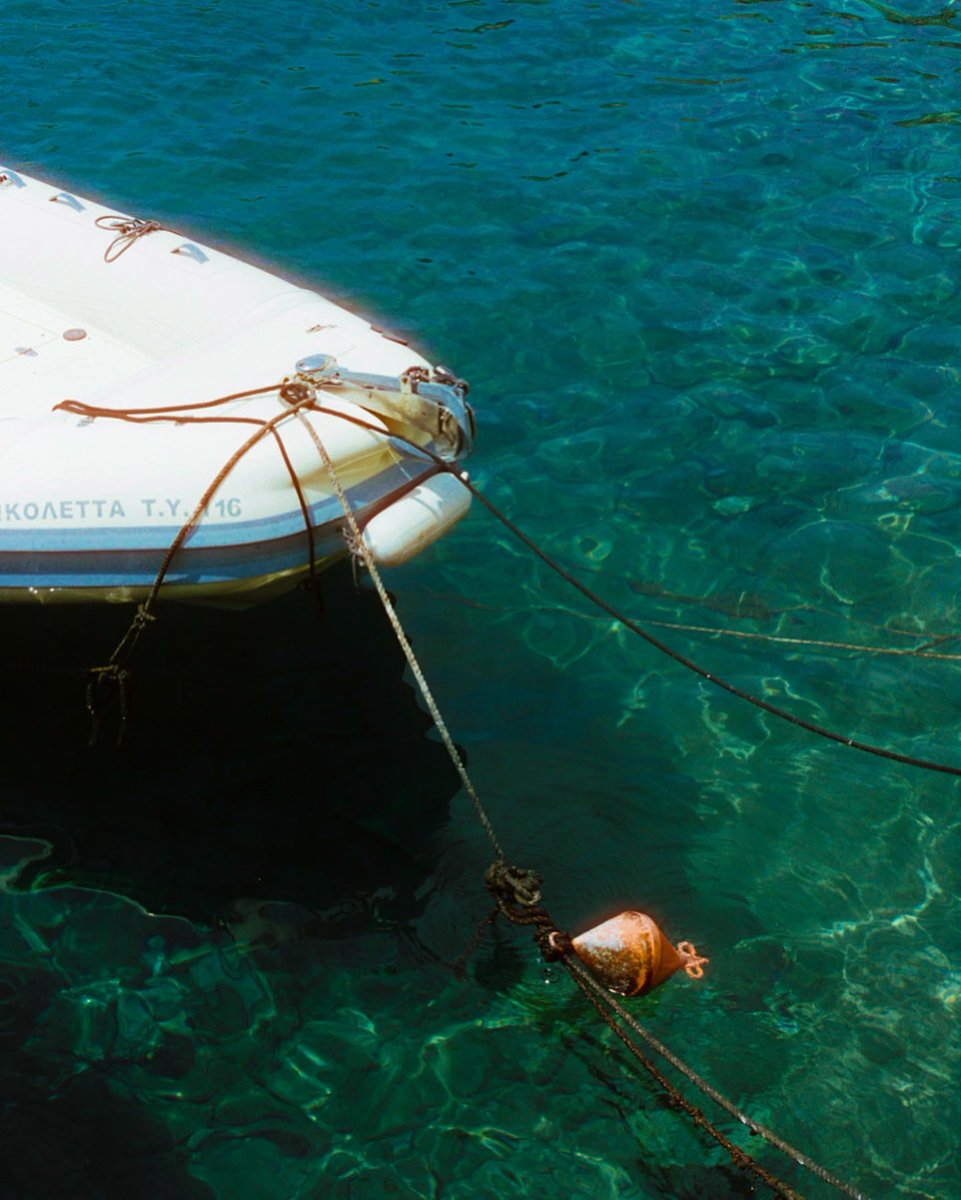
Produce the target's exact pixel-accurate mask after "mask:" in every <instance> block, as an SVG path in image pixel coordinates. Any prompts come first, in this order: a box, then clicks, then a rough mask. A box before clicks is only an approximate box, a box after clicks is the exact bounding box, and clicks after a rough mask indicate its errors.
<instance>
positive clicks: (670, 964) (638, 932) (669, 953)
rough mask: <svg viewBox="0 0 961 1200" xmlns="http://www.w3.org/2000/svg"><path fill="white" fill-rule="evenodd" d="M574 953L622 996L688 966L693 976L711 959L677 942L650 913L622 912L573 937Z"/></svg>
mask: <svg viewBox="0 0 961 1200" xmlns="http://www.w3.org/2000/svg"><path fill="white" fill-rule="evenodd" d="M571 945H572V947H573V948H574V953H575V954H576V955H577V957H578V958H579V959H580V960H581V961H582V962H583V963H584V965H585V966H587V967H589V968H590V970H591V973H592V974H594V975H596V976H597V978H598V979H599V980H600V982H601V983H603V984H604V986H605V987H606V988H608V989H609V990H610V991H612V992H618V993H620V995H622V996H643V995H644V994H645V993H646V992H649V991H651V989H652V988H656V987H657V986H658V984H661V983H663V982H664V980H665V979H670V977H671V976H672V975H673V974H674V972H675V971H678V970H680V969H681V967H683V968H684V970H685V971H686V972H687V973H688V975H690V976H691V978H692V979H700V978H701V976H702V975H703V974H704V964H705V963H706V962H707V961H708V960H707V959H706V958H703V957H702V956H701V955H699V954H698V952H697V950H695V948H694V947H693V946H692V945H691V943H690V942H679V943H678V945H677V946H674V945H672V944H671V942H670V941H669V940H668V939H667V937H665V935H664V934H663V933H662V932H661V930H660V929H659V928H658V926H657V923H656V922H655V921H653V920H652V919H651V918H650V917H649V916H647V914H646V913H640V912H622V913H619V914H618V915H617V916H616V917H611V919H610V920H609V921H604V922H603V923H602V924H600V925H598V926H596V927H595V928H594V929H588V930H587V932H586V933H582V934H580V935H579V936H578V937H576V938H572V939H571Z"/></svg>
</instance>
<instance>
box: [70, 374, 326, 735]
mask: <svg viewBox="0 0 961 1200" xmlns="http://www.w3.org/2000/svg"><path fill="white" fill-rule="evenodd" d="M282 389H283V385H282V384H280V385H278V384H273V385H271V386H270V387H266V388H253V389H250V390H249V391H246V392H235V393H231V394H230V395H228V396H221V397H218V398H217V399H216V400H212V401H206V402H204V403H203V404H202V405H170V406H168V407H165V408H159V409H141V410H125V409H109V408H97V407H95V406H92V405H85V404H82V403H81V402H80V401H76V400H65V401H63V402H62V403H61V404H58V405H56V408H59V409H64V410H65V411H67V412H71V413H76V414H78V415H81V416H85V417H90V418H94V417H112V418H114V419H116V420H123V421H132V422H134V423H136V424H141V423H145V422H149V421H165V420H174V421H178V422H183V423H190V422H194V421H195V422H199V423H203V422H206V421H216V422H219V423H235V424H241V425H253V426H255V431H254V432H253V433H252V434H251V435H250V436H249V437H248V438H247V439H246V440H245V441H244V442H243V443H242V444H241V445H240V446H238V448H237V449H236V450H235V451H234V452H233V454H231V456H230V457H229V458H228V459H227V461H226V462H225V463H224V464H223V466H222V467H221V468H220V470H219V471H218V472H217V474H216V475H215V476H214V477H213V479H212V480H211V482H210V483H209V485H208V486H207V488H206V489H205V491H204V493H203V495H202V496H201V497H200V500H199V501H198V502H197V504H196V505H195V507H194V509H193V511H192V512H191V514H190V516H189V517H188V518H187V519H186V521H184V523H183V525H181V527H180V529H179V530H178V532H177V535H176V536H175V537H174V539H173V541H172V542H171V543H170V545H169V546H168V547H167V550H166V552H165V554H164V556H163V559H162V561H161V563H160V567H159V568H158V570H157V574H156V576H155V578H154V581H153V584H152V586H151V588H150V592H149V593H148V595H147V597H146V599H145V600H144V601H143V603H142V604H140V605H138V607H137V611H136V613H135V614H134V617H133V619H132V620H131V622H130V625H129V626H128V628H127V630H126V632H125V633H124V635H123V637H122V638H121V639H120V641H119V643H118V644H117V646H116V648H115V649H114V652H113V654H112V655H111V656H110V660H109V662H108V663H107V664H106V665H105V666H102V667H94V668H92V669H91V671H90V674H89V681H88V685H87V710H88V712H89V713H90V717H91V724H92V728H91V737H90V741H91V744H93V743H94V742H96V741H97V740H98V738H99V732H100V725H101V709H100V705H99V704H98V697H100V696H101V695H102V694H103V693H104V692H106V691H107V689H108V688H109V687H111V686H113V687H115V688H116V689H117V692H118V697H119V707H120V720H119V724H118V730H117V738H116V741H117V744H118V745H119V744H120V743H121V742H122V741H123V738H124V736H125V734H126V730H127V721H128V715H129V705H128V689H129V684H130V678H131V672H130V670H129V667H128V664H129V662H130V658H131V656H132V655H133V652H134V650H135V649H136V646H137V643H138V641H139V640H140V637H141V635H142V633H143V631H144V630H145V629H146V627H147V625H148V624H149V623H150V622H151V621H154V620H156V617H155V616H154V614H153V611H152V610H153V608H154V606H155V604H156V602H157V597H158V595H159V593H160V589H161V587H162V586H163V582H164V580H165V579H166V577H167V574H168V572H169V571H170V568H171V565H172V564H173V561H174V558H175V557H176V555H177V553H178V552H179V551H180V549H181V547H182V546H183V544H184V542H186V540H187V538H188V537H189V535H190V533H191V531H192V530H193V529H194V528H196V526H197V525H198V524H199V523H200V521H201V519H202V518H203V515H204V513H205V512H206V510H207V508H208V506H209V504H210V502H211V501H212V500H213V498H214V496H215V495H216V493H217V491H218V490H219V489H220V487H221V485H222V484H223V482H224V480H225V479H226V478H227V476H228V475H229V474H230V473H231V471H233V469H234V467H236V465H237V464H238V463H239V462H240V460H241V459H242V458H243V457H244V456H245V455H246V454H248V453H249V452H250V451H251V450H252V449H253V448H254V446H256V445H257V444H258V443H259V442H260V441H262V440H263V438H265V437H267V436H268V435H270V436H272V437H273V438H274V440H275V442H276V443H277V446H278V448H279V450H280V454H281V457H282V459H283V462H284V465H285V467H286V469H287V471H288V474H289V475H290V478H291V482H292V485H293V487H294V490H295V492H296V494H297V499H298V503H299V504H300V508H301V512H302V514H303V517H304V523H305V526H306V530H307V542H308V553H309V571H310V578H311V579H312V580H313V579H314V577H315V572H316V563H315V546H314V536H313V527H312V523H311V520H310V512H309V509H308V507H307V500H306V497H305V496H304V492H303V487H302V486H301V483H300V479H299V477H298V475H297V472H296V471H295V469H294V466H293V463H292V462H291V460H290V456H289V454H288V453H287V450H286V447H285V446H284V443H283V439H282V437H281V435H280V431H279V429H278V426H279V425H280V424H282V423H283V422H284V421H287V420H289V419H291V418H292V417H294V416H296V414H297V413H298V412H299V410H300V409H301V408H304V407H307V406H308V405H309V404H311V403H312V397H311V396H303V397H299V398H295V399H293V400H290V399H289V398H287V399H286V403H287V404H288V407H287V408H285V409H283V410H282V411H281V412H278V413H277V414H276V415H275V416H273V417H270V418H263V419H262V418H259V417H191V416H189V415H187V414H188V412H189V411H190V410H191V409H192V408H194V407H214V406H219V405H223V404H226V403H228V402H229V401H231V400H236V399H239V398H242V397H246V396H253V395H260V394H264V393H267V392H273V391H278V392H282ZM315 590H316V589H315Z"/></svg>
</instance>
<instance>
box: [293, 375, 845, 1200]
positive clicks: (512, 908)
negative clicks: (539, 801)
mask: <svg viewBox="0 0 961 1200" xmlns="http://www.w3.org/2000/svg"><path fill="white" fill-rule="evenodd" d="M305 386H307V387H308V389H309V390H311V391H312V390H313V389H312V387H311V385H305ZM298 419H299V420H300V421H301V422H302V424H303V425H304V426H305V428H306V429H307V430H308V431H309V433H310V436H311V438H312V440H313V442H314V444H315V446H316V447H317V450H318V453H319V454H320V456H321V459H322V460H323V463H324V466H325V468H326V470H327V474H328V476H329V478H330V481H331V484H332V486H333V488H334V491H335V492H336V494H337V498H338V500H339V501H340V504H341V507H342V509H343V512H344V520H345V522H346V525H347V529H348V531H349V532H348V535H347V541H348V547H349V548H350V550H351V552H352V553H353V554H354V555H355V556H358V557H359V558H361V559H362V561H363V563H364V566H365V568H366V569H367V571H368V573H369V575H370V578H371V580H372V581H373V584H374V587H375V588H376V590H377V594H378V596H379V597H380V601H381V604H382V605H383V608H384V612H385V614H386V616H387V618H388V620H389V622H390V625H391V627H392V628H393V630H394V634H395V636H396V638H397V640H398V643H399V645H400V647H401V650H402V651H403V654H404V657H405V658H406V660H407V663H408V665H409V666H410V669H411V672H412V674H413V676H414V678H415V680H416V682H417V686H418V688H419V690H420V693H421V696H422V697H423V699H424V703H425V704H426V705H427V708H428V710H429V712H430V715H431V718H432V720H433V721H434V724H435V726H436V727H437V730H438V732H439V733H440V736H441V739H442V740H443V742H444V745H445V747H446V749H447V752H448V754H449V756H450V758H451V761H452V763H453V765H454V767H455V769H456V770H457V773H458V775H459V776H460V779H461V782H462V783H463V784H464V788H465V791H466V792H467V794H468V796H469V797H470V799H471V801H472V803H473V806H474V809H475V812H476V814H477V816H478V818H479V819H480V823H481V825H482V827H483V829H484V831H485V833H486V834H487V837H488V839H489V840H490V842H491V845H492V846H493V848H494V851H495V853H496V855H497V859H496V861H495V862H494V863H493V864H492V866H491V867H490V868H489V870H488V873H487V880H488V886H489V887H490V888H491V890H492V892H494V895H495V898H497V899H498V909H499V911H501V912H503V913H504V914H505V915H506V916H507V917H508V919H510V920H512V921H513V922H514V923H516V924H523V925H537V926H538V932H537V935H536V937H537V940H538V942H539V944H540V946H541V949H542V952H543V953H544V955H545V957H547V958H548V959H549V960H554V959H559V960H560V961H561V962H563V964H564V966H565V967H566V968H567V970H568V972H569V973H570V974H571V976H572V978H574V980H575V982H576V983H577V984H578V986H579V987H580V988H581V990H582V991H584V992H585V994H586V995H587V996H588V999H590V1000H591V1002H592V1004H594V1006H595V1007H596V1008H598V1011H599V1012H601V1014H602V1016H603V1015H604V1014H603V1008H602V1006H601V1005H600V1004H599V1002H598V1000H597V999H595V996H598V997H602V998H603V1000H604V1002H605V1003H608V1004H609V1007H611V1008H613V1010H614V1011H615V1012H616V1013H617V1014H618V1016H619V1017H621V1019H622V1020H623V1019H626V1020H627V1023H628V1024H629V1025H630V1027H631V1029H632V1030H633V1031H634V1032H635V1033H638V1034H639V1035H640V1036H641V1037H643V1038H644V1039H645V1040H646V1041H647V1042H648V1044H649V1045H650V1046H652V1047H653V1048H654V1049H655V1050H656V1051H657V1052H658V1053H659V1054H661V1055H662V1056H663V1057H664V1058H665V1059H666V1060H667V1061H668V1062H670V1063H671V1065H672V1066H673V1067H675V1069H676V1070H678V1071H680V1072H681V1073H682V1074H684V1075H685V1076H686V1077H687V1078H688V1079H689V1080H690V1081H691V1082H692V1083H694V1084H695V1085H696V1086H697V1087H699V1088H700V1089H701V1090H702V1091H703V1092H704V1093H705V1095H708V1096H710V1097H711V1099H713V1100H714V1101H715V1102H717V1103H719V1104H720V1105H721V1107H723V1108H724V1109H725V1110H726V1111H727V1112H729V1113H731V1114H732V1115H734V1116H736V1117H737V1119H738V1120H739V1121H741V1122H742V1124H744V1125H745V1126H746V1127H747V1128H748V1129H750V1131H751V1132H752V1133H754V1134H756V1135H758V1136H760V1137H761V1138H763V1139H764V1140H765V1141H767V1142H768V1143H769V1144H770V1145H772V1146H774V1147H775V1148H776V1149H778V1150H780V1151H781V1152H782V1153H785V1154H787V1155H789V1156H790V1157H791V1158H793V1159H794V1161H795V1162H797V1163H798V1164H799V1165H801V1166H802V1167H804V1168H805V1169H807V1170H808V1171H811V1172H813V1173H814V1174H816V1175H817V1176H818V1178H820V1179H822V1180H823V1181H824V1182H826V1183H830V1184H831V1185H832V1186H834V1187H835V1188H837V1189H839V1190H840V1191H842V1192H844V1193H845V1194H846V1195H848V1196H851V1197H853V1198H854V1200H867V1197H865V1196H864V1194H863V1193H861V1192H858V1191H856V1190H854V1189H853V1188H851V1187H849V1186H848V1185H847V1184H845V1183H843V1181H841V1180H839V1179H838V1178H837V1177H836V1176H834V1175H833V1174H832V1173H831V1172H830V1171H828V1170H827V1169H826V1168H824V1167H822V1166H820V1164H819V1163H817V1162H816V1161H815V1160H814V1159H813V1158H811V1157H810V1156H809V1155H806V1154H803V1153H802V1152H801V1151H798V1150H796V1149H795V1148H794V1147H793V1146H791V1145H790V1144H789V1143H788V1142H786V1141H784V1139H783V1138H780V1137H778V1135H777V1134H774V1133H773V1132H772V1131H771V1130H769V1129H767V1128H766V1127H765V1126H763V1125H762V1124H761V1123H760V1122H758V1121H755V1120H753V1119H752V1118H750V1117H748V1116H747V1115H746V1114H745V1113H743V1112H742V1111H741V1110H740V1109H739V1108H737V1106H736V1105H735V1104H734V1103H733V1101H730V1100H728V1099H727V1098H726V1097H725V1096H724V1095H723V1093H721V1092H719V1091H718V1090H717V1089H716V1088H714V1087H712V1085H710V1084H709V1083H707V1081H706V1080H703V1079H702V1078H701V1077H700V1076H699V1075H698V1074H697V1072H696V1071H694V1070H693V1069H692V1068H691V1067H689V1066H688V1065H687V1064H686V1063H685V1062H683V1060H682V1059H680V1058H678V1056H677V1055H675V1054H674V1053H673V1051H671V1050H669V1049H668V1047H667V1046H665V1045H664V1043H663V1042H661V1041H660V1040H659V1039H657V1038H655V1037H654V1035H653V1034H649V1033H648V1032H647V1031H646V1030H645V1029H644V1028H643V1027H642V1026H641V1025H640V1023H639V1022H637V1021H636V1020H635V1019H634V1017H633V1016H632V1015H631V1014H630V1013H629V1012H628V1011H627V1010H626V1009H625V1008H624V1007H623V1006H622V1005H620V1004H619V1003H618V1002H617V1001H616V1000H614V998H613V996H610V995H609V993H608V992H607V991H606V989H605V988H603V987H602V986H601V985H600V984H599V983H598V982H597V981H596V980H595V979H594V977H593V976H592V975H590V973H589V972H587V971H586V970H585V969H584V968H583V967H582V966H581V965H580V963H579V962H578V961H577V959H576V958H575V957H574V954H573V952H572V951H571V950H570V948H569V947H570V938H569V937H568V935H566V934H563V933H561V932H560V931H559V930H558V929H557V928H556V926H555V925H554V922H553V920H552V919H551V917H550V916H549V914H548V913H547V911H546V909H544V908H543V907H541V905H540V902H541V880H540V877H539V876H538V875H537V873H536V872H534V871H530V870H523V869H520V868H517V867H513V866H511V865H510V863H509V862H508V861H507V858H506V856H505V854H504V850H503V848H502V846H501V843H500V840H499V839H498V837H497V834H496V832H495V830H494V826H493V822H492V821H491V818H490V815H489V814H488V812H487V809H486V807H485V806H484V803H483V801H482V800H481V798H480V795H479V794H478V792H477V789H476V788H475V787H474V784H473V781H472V780H471V778H470V776H469V774H468V772H467V768H466V767H465V765H464V762H463V758H462V757H461V755H460V753H459V751H458V750H457V747H456V745H455V744H454V741H453V739H452V737H451V735H450V732H449V730H448V727H447V724H446V722H445V721H444V718H443V716H442V714H441V711H440V708H439V706H438V704H437V701H436V700H435V699H434V696H433V693H432V692H431V689H430V687H429V685H428V683H427V679H426V677H425V675H424V672H423V670H422V668H421V666H420V663H419V662H418V660H417V657H416V655H415V653H414V650H413V648H412V646H411V644H410V641H409V639H408V638H407V635H406V633H405V632H404V629H403V626H402V625H401V623H400V619H399V617H398V616H397V612H396V609H395V608H394V605H393V603H392V601H391V599H390V595H389V593H388V592H387V589H386V587H385V586H384V583H383V580H382V578H381V575H380V572H379V570H378V568H377V564H376V562H375V561H374V556H373V554H372V553H371V550H370V548H369V546H368V545H367V543H366V542H365V541H364V536H363V533H362V532H361V529H360V526H359V524H358V522H357V519H356V516H355V514H354V511H353V509H352V507H351V504H350V501H349V499H348V497H347V493H346V492H345V490H344V488H343V485H342V484H341V482H340V479H339V477H338V474H337V470H336V467H335V465H334V462H333V460H332V459H331V457H330V454H329V452H328V451H327V448H326V446H325V445H324V443H323V439H322V438H321V437H320V435H319V434H318V433H317V431H316V429H315V428H314V427H313V425H312V424H311V422H310V421H309V420H308V419H307V417H306V415H305V413H304V412H303V411H302V410H301V411H300V412H299V413H298ZM485 924H489V920H488V921H486V922H485ZM552 934H554V935H557V936H558V937H559V938H560V939H561V945H562V947H563V949H562V950H561V952H560V953H558V951H557V950H556V949H555V946H556V944H557V943H556V942H555V943H552V941H551V935H552ZM605 1021H606V1023H607V1024H608V1025H609V1026H610V1028H611V1029H613V1031H614V1032H615V1033H616V1034H617V1036H618V1037H619V1038H620V1039H621V1040H622V1041H624V1042H625V1044H626V1045H628V1046H629V1048H630V1049H631V1052H632V1053H633V1054H634V1055H635V1057H636V1058H637V1059H638V1060H639V1061H640V1062H641V1064H642V1065H643V1066H644V1068H645V1070H647V1071H648V1072H649V1073H650V1074H651V1075H652V1076H653V1077H654V1078H655V1080H656V1081H657V1082H658V1083H659V1084H660V1086H661V1087H663V1088H664V1090H665V1092H666V1093H667V1094H668V1096H669V1098H670V1101H671V1103H672V1104H674V1105H675V1106H676V1107H679V1108H682V1109H683V1110H684V1111H685V1112H686V1113H687V1114H688V1116H690V1117H691V1118H692V1119H693V1120H694V1122H695V1124H696V1125H698V1127H699V1128H701V1129H703V1130H704V1131H705V1132H707V1133H708V1134H710V1136H711V1137H712V1138H714V1140H715V1141H717V1142H718V1144H719V1145H721V1146H723V1147H724V1148H725V1149H726V1150H727V1151H728V1153H729V1154H730V1155H731V1158H732V1161H733V1162H734V1163H735V1165H737V1166H739V1167H741V1168H743V1169H746V1170H748V1171H750V1172H752V1173H753V1174H755V1175H757V1176H758V1178H760V1179H762V1180H763V1181H764V1182H765V1183H766V1184H767V1185H768V1186H769V1187H771V1188H772V1190H773V1191H774V1193H775V1195H777V1196H779V1197H783V1198H784V1200H802V1198H801V1197H800V1195H799V1193H798V1192H796V1191H795V1190H794V1189H792V1188H791V1187H789V1186H788V1185H787V1184H786V1183H784V1182H783V1180H780V1179H778V1178H777V1176H775V1175H774V1174H773V1173H772V1172H770V1171H768V1170H767V1169H766V1168H765V1167H763V1166H762V1165H761V1164H760V1163H758V1162H757V1161H756V1160H755V1159H754V1158H752V1156H751V1155H749V1154H747V1153H746V1152H745V1151H744V1150H742V1149H741V1148H740V1147H739V1146H737V1145H735V1144H734V1143H733V1142H732V1141H731V1140H730V1139H729V1138H727V1137H726V1136H725V1135H724V1134H723V1133H722V1132H721V1131H720V1130H719V1129H718V1128H717V1127H716V1126H715V1125H713V1123H712V1122H711V1121H709V1120H708V1118H707V1117H706V1116H705V1115H704V1113H703V1112H701V1110H700V1109H698V1108H697V1107H696V1106H695V1105H693V1104H691V1103H690V1101H689V1100H687V1099H686V1097H684V1096H683V1095H682V1093H680V1092H679V1091H678V1090H677V1089H676V1088H675V1087H674V1086H673V1084H671V1083H670V1081H669V1080H667V1079H666V1078H665V1077H664V1076H663V1074H662V1073H661V1072H660V1071H659V1070H658V1069H657V1068H656V1067H655V1066H654V1064H653V1063H651V1062H650V1060H649V1059H648V1058H647V1057H646V1056H645V1055H644V1054H643V1053H642V1052H641V1051H640V1049H639V1047H637V1046H636V1045H635V1044H633V1043H632V1042H631V1040H630V1038H629V1036H628V1035H627V1034H626V1033H625V1032H624V1031H623V1030H622V1029H621V1028H620V1026H618V1025H617V1023H616V1022H615V1021H613V1020H608V1018H607V1017H605Z"/></svg>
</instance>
